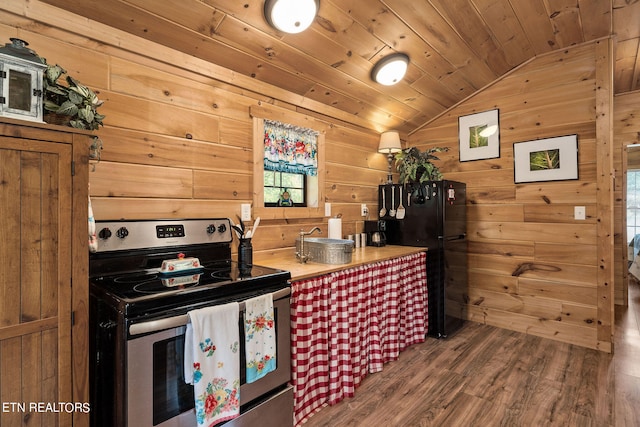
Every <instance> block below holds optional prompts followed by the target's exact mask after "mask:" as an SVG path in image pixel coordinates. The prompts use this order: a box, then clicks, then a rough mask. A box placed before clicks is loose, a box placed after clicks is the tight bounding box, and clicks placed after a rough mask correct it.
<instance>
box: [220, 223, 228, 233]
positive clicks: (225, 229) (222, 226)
mask: <svg viewBox="0 0 640 427" xmlns="http://www.w3.org/2000/svg"><path fill="white" fill-rule="evenodd" d="M225 231H227V226H226V225H224V224H221V225H219V226H218V233H224V232H225Z"/></svg>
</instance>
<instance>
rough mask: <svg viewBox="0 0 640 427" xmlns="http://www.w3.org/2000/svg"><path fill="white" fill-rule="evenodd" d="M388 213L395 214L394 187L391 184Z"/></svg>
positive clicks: (393, 215)
mask: <svg viewBox="0 0 640 427" xmlns="http://www.w3.org/2000/svg"><path fill="white" fill-rule="evenodd" d="M389 215H391V216H392V217H395V216H396V188H395V187H394V186H393V185H392V186H391V209H389Z"/></svg>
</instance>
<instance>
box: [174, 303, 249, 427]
mask: <svg viewBox="0 0 640 427" xmlns="http://www.w3.org/2000/svg"><path fill="white" fill-rule="evenodd" d="M238 316H239V305H238V303H237V302H234V303H230V304H225V305H217V306H212V307H206V308H202V309H198V310H192V311H190V312H189V318H190V320H191V323H190V324H188V325H187V331H186V334H185V343H184V347H185V352H184V369H185V381H186V382H187V383H189V384H193V391H194V397H195V410H196V420H197V422H198V427H209V426H212V425H214V424H217V423H219V422H222V421H225V420H229V419H231V418H235V417H237V416H238V415H239V414H240V355H239V353H238V351H239V342H240V330H239V328H238V319H239V317H238Z"/></svg>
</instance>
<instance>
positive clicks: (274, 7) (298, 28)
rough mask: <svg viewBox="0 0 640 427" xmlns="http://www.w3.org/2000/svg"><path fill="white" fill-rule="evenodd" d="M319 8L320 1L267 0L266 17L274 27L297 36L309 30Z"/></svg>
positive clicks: (265, 5) (265, 3)
mask: <svg viewBox="0 0 640 427" xmlns="http://www.w3.org/2000/svg"><path fill="white" fill-rule="evenodd" d="M319 8H320V0H266V1H265V2H264V17H265V18H266V20H267V22H268V23H269V25H271V26H272V27H274V28H276V29H278V30H280V31H283V32H285V33H289V34H297V33H300V32H302V31H304V30H306V29H307V28H309V26H310V25H311V23H312V22H313V20H314V19H315V17H316V13H318V9H319Z"/></svg>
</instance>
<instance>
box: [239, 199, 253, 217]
mask: <svg viewBox="0 0 640 427" xmlns="http://www.w3.org/2000/svg"><path fill="white" fill-rule="evenodd" d="M240 219H242V220H243V221H251V204H250V203H241V204H240Z"/></svg>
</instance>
